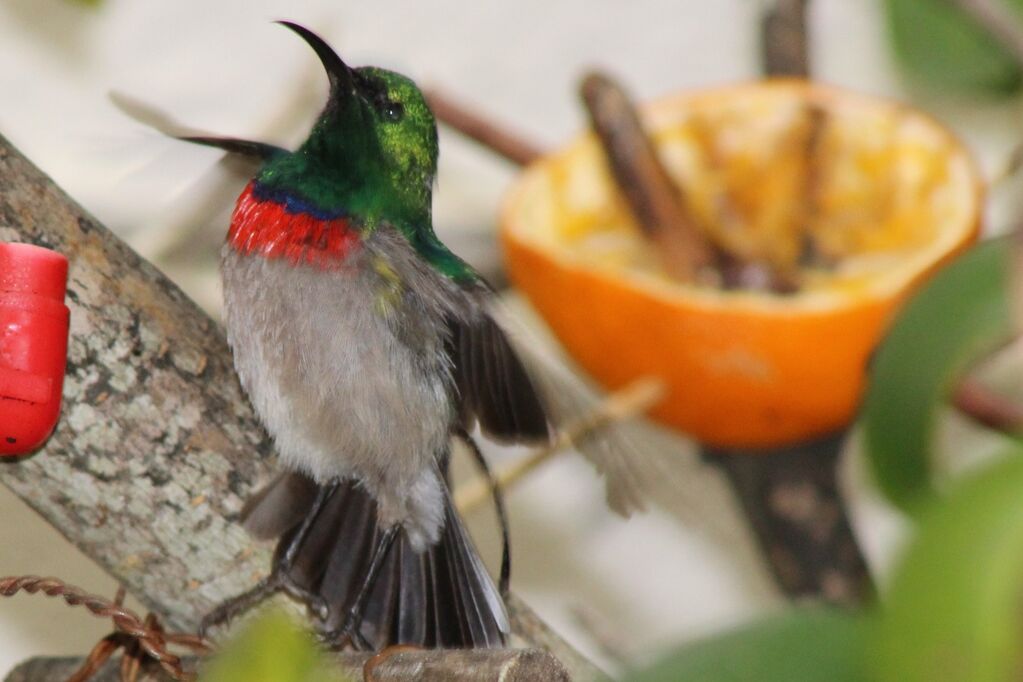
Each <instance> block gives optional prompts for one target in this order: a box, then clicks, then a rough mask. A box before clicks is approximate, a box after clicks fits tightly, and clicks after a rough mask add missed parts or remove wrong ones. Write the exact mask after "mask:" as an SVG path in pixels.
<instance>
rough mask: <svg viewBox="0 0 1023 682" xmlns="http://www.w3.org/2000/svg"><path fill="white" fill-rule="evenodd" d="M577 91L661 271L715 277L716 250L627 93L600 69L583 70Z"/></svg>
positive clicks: (685, 278)
mask: <svg viewBox="0 0 1023 682" xmlns="http://www.w3.org/2000/svg"><path fill="white" fill-rule="evenodd" d="M580 93H581V95H582V99H583V102H584V103H585V104H586V110H587V112H588V113H589V115H590V122H591V124H592V125H593V130H594V132H596V134H597V136H598V137H599V138H600V141H601V143H602V144H603V147H604V151H605V152H606V153H607V158H608V163H609V164H610V167H611V171H612V174H613V175H614V178H615V181H616V184H617V185H618V188H619V189H620V190H621V191H622V193H623V195H624V196H625V199H626V201H627V202H628V204H629V208H630V209H631V210H632V213H633V215H635V217H636V220H637V222H638V223H639V225H640V228H641V229H642V230H643V232H644V233H645V234H646V235H647V237H648V238H649V239H650V240H652V241H653V242H654V243H655V244H656V245H657V246H658V248H659V250H660V253H661V261H662V265H663V266H664V268H665V270H666V271H667V272H668V273H669V274H670V275H672V276H673V277H675V278H677V279H679V280H682V281H688V282H695V281H700V280H701V279H702V280H706V279H707V276H708V275H711V276H713V274H714V270H713V268H714V264H715V262H716V260H717V259H716V257H715V253H714V250H713V248H712V247H711V245H710V244H709V243H708V241H707V239H706V237H705V236H704V235H703V234H702V233H701V231H700V229H699V227H698V226H697V225H696V224H695V222H694V221H693V220H692V219H691V217H690V215H689V212H688V211H687V210H686V207H685V203H684V200H683V197H682V194H681V190H680V189H679V188H678V186H677V185H676V184H675V183H674V182H673V181H672V179H671V176H670V175H669V174H668V171H667V170H665V168H664V165H663V164H662V163H661V161H660V159H659V158H658V157H657V152H656V150H655V148H654V145H653V142H651V140H650V139H649V138H648V137H647V135H646V133H645V132H644V130H643V126H642V123H641V122H640V120H639V115H638V113H637V112H636V108H635V107H634V106H633V104H632V102H631V101H630V100H629V97H628V95H626V94H625V91H624V90H623V89H622V88H621V87H620V86H619V85H618V84H617V83H615V82H614V81H613V80H611V78H609V77H608V76H607V75H605V74H601V73H591V74H589V75H587V76H586V77H585V78H584V79H583V82H582V86H581V87H580Z"/></svg>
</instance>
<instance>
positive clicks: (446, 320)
mask: <svg viewBox="0 0 1023 682" xmlns="http://www.w3.org/2000/svg"><path fill="white" fill-rule="evenodd" d="M279 23H281V24H283V25H284V26H286V27H287V28H289V29H291V30H292V31H294V32H295V33H297V34H298V35H299V36H300V37H301V38H303V39H304V40H305V42H307V43H308V44H309V45H310V46H311V47H312V49H313V50H314V51H315V52H316V54H317V55H318V56H319V59H320V61H321V62H322V63H323V67H324V68H325V69H326V72H327V77H328V79H329V83H330V90H329V97H328V100H327V104H326V107H325V108H324V109H323V111H322V113H321V114H320V115H319V117H318V118H317V120H316V122H315V124H314V125H313V127H312V131H311V132H310V134H309V136H308V138H307V139H306V140H305V141H304V142H303V143H302V144H301V146H299V147H298V148H297V149H296V150H295V151H288V150H285V149H282V148H280V147H276V146H273V145H269V144H265V143H261V142H253V141H249V140H241V139H235V138H221V137H204V136H191V137H186V138H185V139H188V140H189V141H192V142H197V143H200V144H206V145H212V146H216V147H220V148H223V149H226V150H227V151H230V152H234V153H240V154H243V155H247V156H252V157H256V158H258V160H259V161H260V162H261V167H260V169H259V171H258V173H257V174H256V176H255V177H254V178H253V179H252V180H251V181H250V182H249V183H248V185H247V186H246V187H245V189H244V191H243V192H242V194H241V196H240V197H239V198H238V201H237V204H236V206H235V209H234V212H233V214H232V217H231V224H230V229H229V231H228V235H227V240H226V243H225V245H224V247H223V251H222V259H221V272H222V277H223V288H224V323H225V326H226V329H227V336H228V341H229V343H230V346H231V349H232V352H233V355H234V363H235V368H236V370H237V373H238V376H239V378H240V380H241V385H242V387H243V389H244V390H245V392H246V393H247V395H248V397H249V399H250V401H251V403H252V406H253V408H254V409H255V411H256V413H257V415H258V417H259V419H260V420H261V422H262V424H263V425H264V427H265V428H266V430H267V432H268V433H269V434H270V436H271V437H272V438H273V441H274V443H275V446H276V449H277V451H278V454H279V458H280V462H281V464H282V466H283V468H284V473H282V474H281V475H280V476H279V477H278V478H277V479H276V480H275V481H274V482H273V483H271V484H270V485H269V486H267V487H266V488H265V489H263V490H262V491H261V492H259V493H258V494H257V495H256V496H254V498H253V499H252V500H250V501H249V503H248V505H247V507H246V509H245V510H244V513H243V517H244V519H245V523H246V525H247V527H248V528H249V529H250V530H251V531H252V532H253V533H254V534H256V535H257V536H259V537H264V538H278V544H277V549H276V552H275V555H274V559H273V564H272V568H271V573H270V575H269V576H268V577H267V578H265V579H264V580H263V581H261V582H260V583H259V584H258V585H257V586H256V587H255V588H254V589H253V590H251V591H249V592H247V593H245V594H243V595H240V596H238V597H236V598H234V599H232V600H230V601H228V602H226V603H224V604H223V605H221V606H220V607H219V608H218V609H216V610H215V611H214V612H213V613H211V614H209V616H208V617H207V618H206V620H205V622H204V626H205V627H210V626H212V625H216V624H218V623H221V622H223V621H225V620H228V619H230V618H231V617H233V616H234V615H236V614H237V613H238V612H240V611H241V610H244V609H246V608H248V607H249V606H251V605H252V604H254V603H257V602H258V601H260V600H262V599H263V598H265V597H266V596H269V595H270V594H272V593H274V592H277V591H284V592H287V593H289V594H290V595H292V596H294V597H296V598H298V599H300V600H302V601H304V602H305V604H306V605H307V606H308V607H309V608H310V611H311V613H312V614H313V615H314V617H315V620H316V624H317V627H318V629H319V631H320V633H321V635H322V636H323V638H324V639H325V640H326V641H328V642H329V643H331V644H334V645H337V646H343V645H349V646H352V647H355V648H359V649H382V648H384V647H387V646H389V645H392V644H412V645H419V646H424V647H460V648H461V647H498V646H503V645H504V644H505V643H506V640H507V637H508V634H509V630H510V628H509V621H508V615H507V611H506V608H505V604H504V600H503V598H502V594H501V591H500V590H499V589H498V588H497V586H496V585H495V582H494V580H493V579H492V578H491V576H490V575H489V574H488V572H487V570H486V569H485V567H484V565H483V562H482V560H481V559H480V556H479V554H478V553H477V551H476V549H475V547H474V545H473V543H472V540H471V539H470V537H469V535H468V533H467V531H466V529H465V527H464V526H463V523H462V520H461V519H460V518H459V515H458V512H457V511H456V509H455V508H454V506H453V504H452V497H451V491H450V488H449V479H448V467H449V461H450V458H451V448H452V443H453V442H454V441H455V440H462V441H464V442H466V443H467V444H469V445H470V446H471V447H475V445H474V444H473V442H472V438H471V437H470V435H469V434H470V432H471V431H472V430H473V428H474V427H475V426H476V425H477V424H478V426H479V427H480V430H481V431H482V432H483V433H484V434H486V435H488V436H490V437H492V438H494V439H496V440H499V441H503V442H514V443H537V442H545V441H548V440H549V439H550V438H551V437H552V433H553V432H554V424H555V422H556V417H555V416H554V414H555V412H556V410H552V409H551V407H550V405H549V404H548V402H549V401H548V400H547V399H545V398H544V396H543V395H542V393H541V390H540V388H539V383H538V381H537V380H536V379H534V377H533V376H531V373H530V371H528V370H527V367H526V365H525V364H524V362H523V361H522V359H521V358H520V357H519V355H518V354H517V352H516V350H514V348H513V346H512V344H511V343H510V342H509V339H508V337H507V336H506V333H505V332H504V330H503V329H502V328H501V326H499V324H498V323H497V322H496V321H495V319H494V317H493V316H492V304H493V298H494V294H493V291H492V289H491V288H490V287H489V286H488V285H487V284H486V283H485V282H484V281H483V280H482V279H481V277H480V276H479V275H478V274H477V273H476V272H475V271H474V270H473V268H472V267H470V266H469V265H468V264H467V263H466V262H465V261H463V260H462V259H460V258H459V257H458V256H456V255H455V254H454V253H452V252H451V251H450V250H449V249H448V248H447V247H446V246H445V245H444V244H443V243H441V241H440V240H439V239H438V238H437V236H436V235H435V234H434V231H433V224H432V217H431V201H432V192H433V185H434V178H435V175H436V172H437V156H438V136H437V127H436V123H435V121H434V116H433V114H432V113H431V111H430V108H429V106H428V104H427V101H426V99H425V97H424V95H423V93H422V92H421V91H420V90H419V89H418V88H417V87H416V85H415V84H414V83H413V82H412V81H411V80H410V79H408V78H406V77H405V76H403V75H401V74H398V73H395V72H393V71H387V70H384V69H380V68H375V67H359V68H352V67H349V66H348V65H347V64H345V63H344V62H343V61H342V60H341V58H340V57H339V56H338V55H337V54H336V53H335V52H334V51H333V50H332V49H331V48H330V47H329V46H328V45H327V44H326V43H325V42H324V41H323V40H322V39H320V38H319V37H318V36H317V35H315V34H314V33H313V32H311V31H309V30H308V29H306V28H304V27H302V26H299V25H297V24H294V23H291V22H287V21H282V22H279ZM603 466H604V468H605V469H608V468H612V469H613V468H614V466H613V465H610V466H609V465H608V464H606V463H605V464H604V465H603ZM621 506H624V507H627V506H631V503H629V502H623V503H622V505H621Z"/></svg>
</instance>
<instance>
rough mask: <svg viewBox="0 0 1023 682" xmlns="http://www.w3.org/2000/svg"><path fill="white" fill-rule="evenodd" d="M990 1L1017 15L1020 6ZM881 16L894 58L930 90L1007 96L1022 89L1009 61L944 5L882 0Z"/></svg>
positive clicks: (942, 1) (928, 0)
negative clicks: (884, 17) (884, 9)
mask: <svg viewBox="0 0 1023 682" xmlns="http://www.w3.org/2000/svg"><path fill="white" fill-rule="evenodd" d="M995 1H996V2H999V1H1000V2H1002V3H1005V4H1007V5H1008V6H1009V7H1010V8H1011V9H1013V10H1019V11H1021V12H1023V0H995ZM887 10H888V12H887V13H888V28H889V33H890V35H891V38H892V43H893V45H894V47H895V53H896V55H897V56H898V57H899V59H900V61H901V62H902V64H903V66H905V67H906V68H907V69H908V70H909V71H910V72H911V73H913V74H914V75H916V76H918V77H920V78H921V79H922V80H925V81H927V82H929V83H930V84H931V85H935V86H939V87H953V88H957V89H962V90H987V91H991V92H996V93H1008V92H1012V91H1015V90H1017V89H1018V88H1019V87H1020V85H1021V83H1023V76H1021V71H1020V68H1019V66H1018V65H1017V64H1016V62H1015V60H1014V59H1013V58H1012V56H1011V55H1010V54H1009V53H1008V52H1007V51H1006V50H1005V49H1004V48H1002V47H1001V45H999V44H998V43H997V42H996V41H995V40H994V38H992V37H991V36H990V35H989V34H988V33H987V31H985V30H984V29H983V28H982V27H981V26H979V25H978V24H977V23H976V22H975V21H974V20H973V19H971V18H970V17H969V16H968V15H967V14H965V13H964V12H962V11H961V10H959V9H958V8H956V7H955V6H954V5H953V3H952V2H950V1H949V0H887ZM1020 16H1021V17H1023V15H1020Z"/></svg>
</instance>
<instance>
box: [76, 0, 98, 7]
mask: <svg viewBox="0 0 1023 682" xmlns="http://www.w3.org/2000/svg"><path fill="white" fill-rule="evenodd" d="M69 1H70V2H72V3H74V4H77V5H85V6H86V7H99V6H100V5H102V4H103V0H69Z"/></svg>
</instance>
